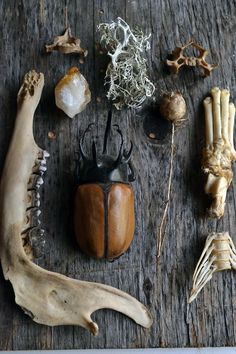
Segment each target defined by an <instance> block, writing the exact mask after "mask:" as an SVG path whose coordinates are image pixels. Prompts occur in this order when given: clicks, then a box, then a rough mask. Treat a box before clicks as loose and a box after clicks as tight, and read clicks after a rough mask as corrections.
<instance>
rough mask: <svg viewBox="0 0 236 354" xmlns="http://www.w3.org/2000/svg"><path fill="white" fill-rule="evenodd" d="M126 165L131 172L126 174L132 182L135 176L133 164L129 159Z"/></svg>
mask: <svg viewBox="0 0 236 354" xmlns="http://www.w3.org/2000/svg"><path fill="white" fill-rule="evenodd" d="M128 166H129V169H130V172H131V173H130V174H129V175H128V178H129V182H133V181H135V179H136V177H135V173H134V166H133V164H132V162H131V161H129V162H128Z"/></svg>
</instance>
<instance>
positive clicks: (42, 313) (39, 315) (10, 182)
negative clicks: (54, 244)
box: [0, 71, 152, 334]
mask: <svg viewBox="0 0 236 354" xmlns="http://www.w3.org/2000/svg"><path fill="white" fill-rule="evenodd" d="M43 85H44V77H43V74H37V73H36V72H35V71H30V72H29V73H28V74H27V75H26V76H25V79H24V82H23V85H22V87H21V89H20V91H19V95H18V109H17V117H16V123H15V129H14V133H13V137H12V140H11V144H10V148H9V151H8V155H7V158H6V163H5V166H4V170H3V173H2V178H1V183H0V244H1V247H0V259H1V265H2V269H3V274H4V277H5V279H6V280H9V281H10V282H11V284H12V286H13V289H14V292H15V301H16V303H17V304H18V305H19V306H21V308H22V309H23V310H24V312H25V313H26V314H28V315H29V316H30V317H31V318H32V319H33V320H34V321H35V322H37V323H41V324H45V325H48V326H56V325H80V326H82V327H84V328H86V329H88V330H89V331H91V332H92V333H93V334H97V333H98V326H97V324H96V323H95V322H93V321H92V319H91V314H92V313H93V312H94V311H96V310H99V309H103V308H110V309H113V310H116V311H119V312H121V313H123V314H125V315H127V316H129V317H131V318H132V319H133V320H134V321H135V322H136V323H138V324H140V325H142V326H144V327H150V326H151V324H152V318H151V315H150V314H149V312H148V310H147V309H146V308H145V307H144V306H143V305H142V304H141V303H140V302H139V301H137V300H136V299H135V298H133V297H132V296H130V295H128V294H126V293H124V292H123V291H120V290H118V289H115V288H113V287H111V286H106V285H103V284H99V283H92V282H86V281H80V280H75V279H71V278H68V277H66V276H64V275H62V274H58V273H54V272H50V271H47V270H45V269H43V268H41V267H39V266H37V265H36V264H34V263H33V262H32V261H30V257H31V256H32V254H31V249H30V243H31V244H33V243H35V242H37V240H36V239H37V237H40V238H41V236H42V230H41V229H40V228H39V226H38V222H37V220H38V219H37V218H38V214H39V212H38V209H37V206H36V207H34V205H35V200H37V199H38V197H39V196H38V191H37V190H38V188H39V187H40V185H41V184H42V177H41V176H40V175H36V174H35V169H37V166H38V167H42V166H45V163H46V157H48V156H49V154H48V153H47V152H45V151H43V150H42V149H40V148H39V147H38V145H37V144H36V143H35V140H34V136H33V118H34V112H35V110H36V108H37V105H38V103H39V100H40V97H41V93H42V89H43ZM39 160H40V161H39ZM16 171H17V173H16ZM32 174H33V178H30V176H31V175H32ZM28 182H29V183H28ZM30 201H32V203H33V207H32V208H30V206H29V203H30ZM27 255H28V256H29V257H28V256H27Z"/></svg>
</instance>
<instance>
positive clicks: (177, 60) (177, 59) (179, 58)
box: [166, 41, 218, 76]
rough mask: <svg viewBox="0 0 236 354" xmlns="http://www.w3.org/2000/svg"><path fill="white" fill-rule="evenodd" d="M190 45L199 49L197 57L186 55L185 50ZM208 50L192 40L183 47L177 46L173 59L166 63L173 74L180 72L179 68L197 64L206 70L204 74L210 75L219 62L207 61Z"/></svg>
mask: <svg viewBox="0 0 236 354" xmlns="http://www.w3.org/2000/svg"><path fill="white" fill-rule="evenodd" d="M188 47H194V48H196V49H197V50H198V51H199V55H198V56H197V57H187V56H185V55H184V51H185V50H186V48H188ZM207 55H208V51H207V50H206V49H204V48H203V47H201V46H200V45H199V44H198V43H196V42H194V41H190V42H189V43H188V44H186V45H185V46H182V47H176V48H175V49H174V50H173V52H172V53H171V56H172V60H166V64H167V65H168V66H169V67H170V70H171V72H172V73H173V74H178V72H179V69H180V68H181V67H182V66H184V65H186V66H196V67H201V68H202V69H203V72H204V76H209V75H210V74H211V72H212V70H213V69H215V68H216V67H217V66H218V64H209V63H207V62H206V56H207Z"/></svg>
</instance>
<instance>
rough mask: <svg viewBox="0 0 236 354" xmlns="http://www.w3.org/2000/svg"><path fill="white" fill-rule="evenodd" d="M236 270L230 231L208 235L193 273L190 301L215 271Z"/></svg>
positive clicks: (235, 250)
mask: <svg viewBox="0 0 236 354" xmlns="http://www.w3.org/2000/svg"><path fill="white" fill-rule="evenodd" d="M226 269H234V270H236V249H235V247H234V244H233V241H232V239H231V237H230V236H229V233H228V232H221V233H215V232H212V233H211V234H210V235H208V237H207V239H206V243H205V247H204V249H203V252H202V254H201V257H200V259H199V261H198V263H197V266H196V268H195V271H194V274H193V289H192V291H191V294H190V298H189V300H188V302H189V303H190V302H192V301H193V300H194V299H195V298H196V297H197V295H198V294H199V292H200V291H201V289H202V288H203V287H204V285H205V284H206V283H207V282H208V281H209V280H210V279H211V278H212V275H213V273H215V272H219V271H221V270H226Z"/></svg>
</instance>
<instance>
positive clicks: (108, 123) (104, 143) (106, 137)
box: [102, 110, 112, 154]
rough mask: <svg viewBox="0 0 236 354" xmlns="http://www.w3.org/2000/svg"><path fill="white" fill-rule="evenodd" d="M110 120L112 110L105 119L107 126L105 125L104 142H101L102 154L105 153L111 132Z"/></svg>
mask: <svg viewBox="0 0 236 354" xmlns="http://www.w3.org/2000/svg"><path fill="white" fill-rule="evenodd" d="M111 118H112V110H109V112H108V117H107V125H106V130H105V135H104V141H103V150H102V153H103V154H105V153H106V152H107V140H108V136H109V134H110V132H111Z"/></svg>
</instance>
